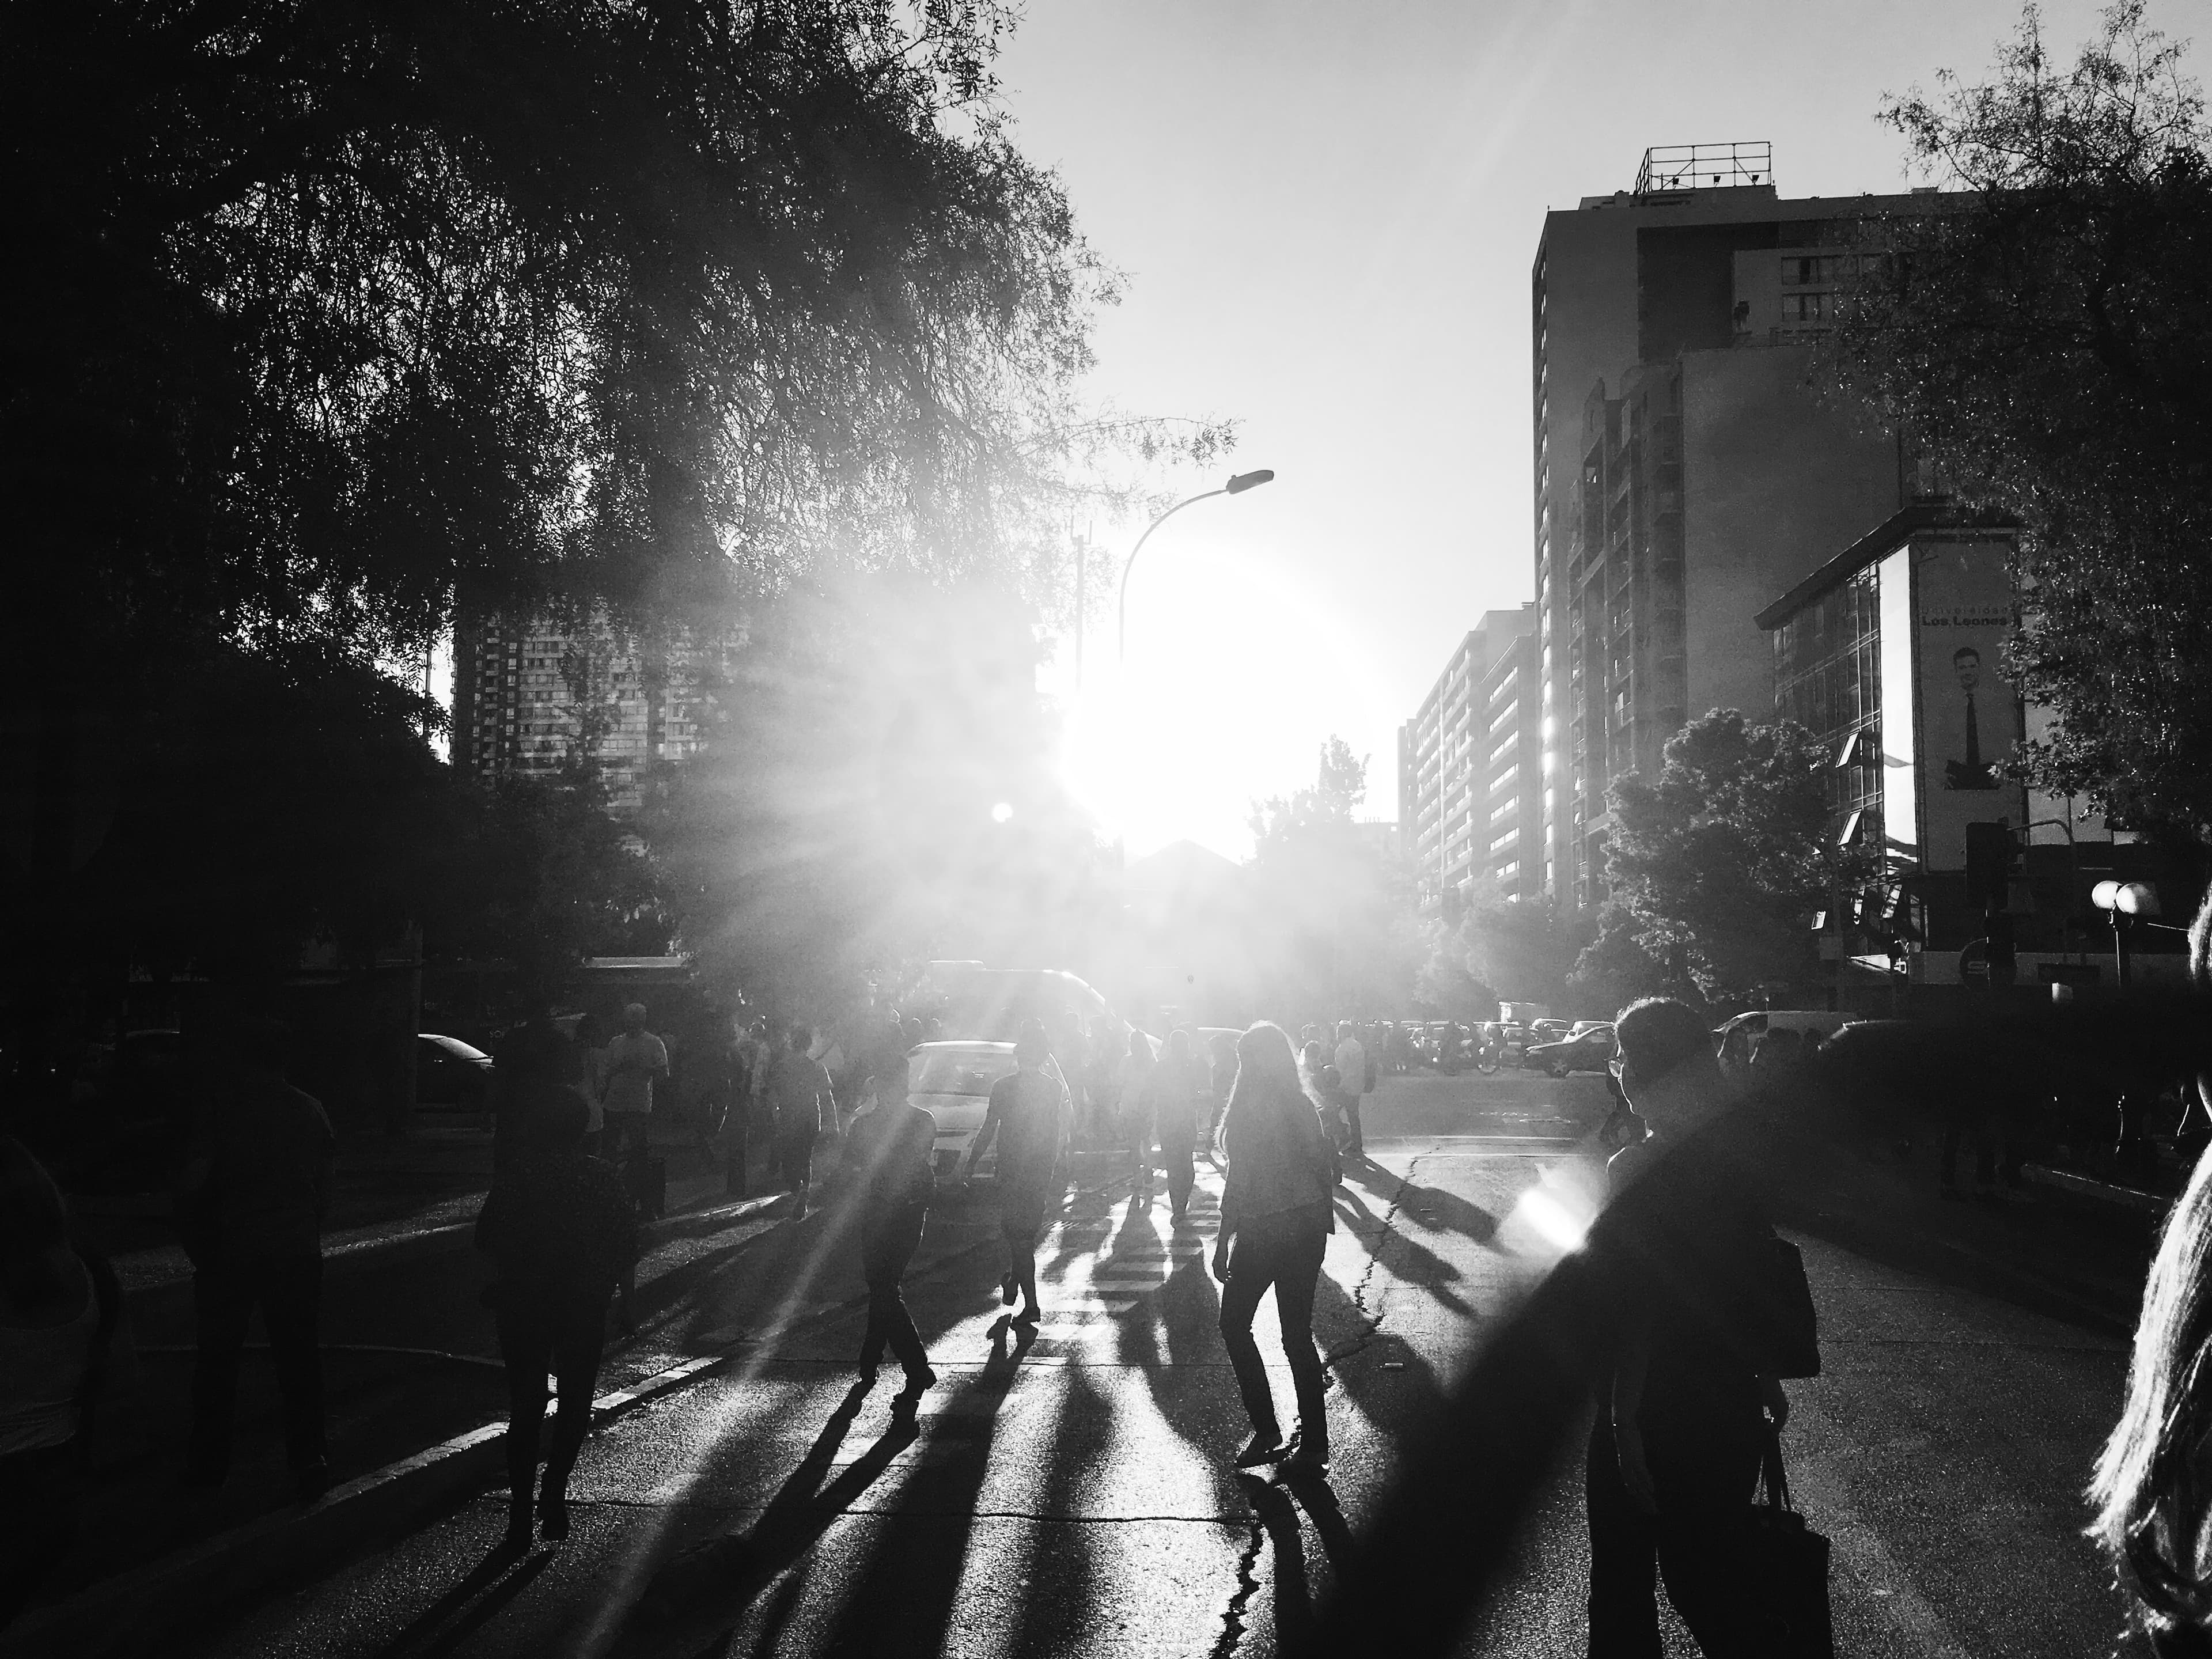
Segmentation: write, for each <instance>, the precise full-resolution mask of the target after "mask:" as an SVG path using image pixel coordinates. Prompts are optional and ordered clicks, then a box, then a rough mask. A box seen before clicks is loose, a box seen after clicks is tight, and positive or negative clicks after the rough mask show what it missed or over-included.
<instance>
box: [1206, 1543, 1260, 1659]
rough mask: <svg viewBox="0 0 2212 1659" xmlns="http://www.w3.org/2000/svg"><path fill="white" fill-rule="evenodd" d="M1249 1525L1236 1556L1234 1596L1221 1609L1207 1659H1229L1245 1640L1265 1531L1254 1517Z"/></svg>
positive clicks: (1256, 1587) (1257, 1592) (1256, 1593)
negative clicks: (1219, 1628) (1217, 1632)
mask: <svg viewBox="0 0 2212 1659" xmlns="http://www.w3.org/2000/svg"><path fill="white" fill-rule="evenodd" d="M1249 1527H1250V1534H1249V1536H1248V1537H1247V1538H1246V1539H1245V1541H1244V1547H1243V1551H1242V1552H1240V1553H1238V1555H1237V1590H1236V1594H1234V1595H1231V1597H1230V1598H1229V1605H1228V1606H1227V1607H1224V1608H1223V1609H1222V1610H1221V1634H1220V1635H1218V1636H1217V1637H1216V1638H1214V1640H1213V1650H1212V1654H1211V1655H1210V1656H1209V1659H1231V1656H1232V1655H1234V1654H1235V1653H1236V1651H1237V1645H1238V1644H1240V1643H1242V1642H1243V1639H1244V1630H1245V1624H1246V1619H1247V1610H1248V1609H1249V1607H1251V1605H1252V1598H1253V1597H1254V1596H1255V1595H1258V1594H1259V1593H1260V1552H1261V1550H1262V1549H1264V1548H1266V1547H1267V1528H1266V1527H1265V1526H1263V1525H1261V1521H1260V1517H1259V1516H1256V1515H1255V1516H1253V1517H1252V1519H1251V1521H1250V1522H1249Z"/></svg>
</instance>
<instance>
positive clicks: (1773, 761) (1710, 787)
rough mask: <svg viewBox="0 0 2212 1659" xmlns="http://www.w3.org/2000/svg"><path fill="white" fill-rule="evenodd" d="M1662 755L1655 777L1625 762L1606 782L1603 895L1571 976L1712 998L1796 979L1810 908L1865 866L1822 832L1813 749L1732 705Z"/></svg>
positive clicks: (1807, 948)
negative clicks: (1606, 900) (1589, 940)
mask: <svg viewBox="0 0 2212 1659" xmlns="http://www.w3.org/2000/svg"><path fill="white" fill-rule="evenodd" d="M1664 752H1665V763H1664V765H1663V766H1662V769H1661V770H1660V774H1659V776H1658V777H1657V778H1656V780H1652V781H1646V780H1644V778H1642V777H1640V776H1639V775H1637V774H1635V773H1630V774H1628V775H1626V776H1625V777H1622V778H1620V779H1618V780H1617V781H1615V782H1614V783H1613V786H1612V787H1611V788H1610V789H1608V790H1607V805H1608V807H1609V809H1610V810H1611V811H1612V814H1613V822H1614V828H1613V835H1612V838H1611V840H1610V841H1609V842H1608V843H1607V848H1606V878H1607V884H1608V885H1609V886H1610V888H1611V901H1612V902H1611V903H1610V904H1609V905H1608V907H1607V911H1606V912H1605V914H1604V915H1603V916H1602V918H1601V932H1600V933H1599V937H1598V939H1597V941H1596V942H1595V943H1594V944H1593V945H1590V946H1589V948H1588V949H1586V950H1585V951H1583V954H1582V957H1581V958H1580V960H1579V961H1578V962H1577V969H1576V971H1577V976H1578V978H1579V979H1580V980H1581V981H1582V982H1583V983H1584V984H1585V985H1586V986H1588V987H1590V988H1591V989H1592V991H1593V992H1594V993H1595V992H1597V991H1600V990H1607V991H1611V992H1614V993H1618V992H1620V991H1622V990H1629V991H1631V994H1633V990H1634V989H1635V988H1640V987H1644V986H1648V987H1650V988H1652V989H1662V988H1667V989H1671V988H1673V987H1677V986H1680V985H1682V984H1685V983H1686V984H1689V985H1692V986H1694V987H1695V988H1696V989H1697V991H1698V992H1699V993H1700V994H1703V995H1704V996H1705V998H1707V999H1710V1000H1713V1001H1729V1000H1738V999H1741V998H1743V997H1746V996H1747V995H1748V994H1750V993H1751V992H1752V991H1753V990H1754V989H1755V988H1756V987H1759V985H1761V984H1764V983H1767V982H1769V981H1804V980H1806V979H1808V978H1809V977H1810V976H1811V975H1812V974H1813V973H1814V971H1815V963H1816V956H1815V951H1814V935H1813V933H1812V931H1811V924H1812V921H1813V917H1814V912H1816V911H1818V910H1820V909H1822V908H1827V907H1829V906H1830V905H1832V904H1833V903H1834V902H1836V901H1835V898H1834V895H1836V894H1838V893H1841V892H1850V891H1857V890H1859V889H1860V888H1862V887H1863V885H1864V884H1865V880H1866V877H1867V874H1868V871H1867V868H1866V865H1867V855H1865V854H1861V853H1858V852H1857V851H1855V850H1851V849H1844V848H1837V847H1835V846H1833V845H1832V842H1831V840H1830V838H1829V836H1828V835H1827V827H1828V818H1829V808H1828V799H1827V791H1826V784H1825V776H1826V764H1827V756H1826V752H1825V751H1824V750H1822V749H1820V747H1819V746H1818V745H1816V744H1814V741H1813V740H1812V738H1811V737H1810V735H1809V734H1808V733H1807V732H1805V730H1804V729H1803V728H1802V727H1801V726H1796V725H1795V724H1794V723H1792V722H1790V721H1788V720H1781V721H1777V722H1775V723H1774V724H1772V725H1758V724H1753V723H1752V722H1750V721H1747V720H1745V719H1744V717H1743V716H1742V715H1741V714H1739V713H1737V712H1736V711H1735V710H1734V709H1732V708H1717V709H1715V710H1713V711H1712V713H1711V714H1706V715H1705V716H1704V717H1703V718H1702V719H1699V720H1693V721H1692V722H1691V723H1690V724H1689V725H1688V726H1685V727H1683V728H1682V730H1681V731H1680V732H1677V733H1675V734H1674V736H1673V737H1672V738H1668V741H1667V747H1666V750H1665V751H1664ZM1637 953H1640V955H1641V957H1643V958H1644V961H1645V962H1647V963H1650V964H1651V968H1650V969H1645V968H1644V967H1642V966H1640V965H1639V964H1638V961H1637ZM1653 969H1656V971H1653Z"/></svg>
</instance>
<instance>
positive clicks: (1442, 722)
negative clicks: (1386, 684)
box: [1398, 605, 1540, 915]
mask: <svg viewBox="0 0 2212 1659" xmlns="http://www.w3.org/2000/svg"><path fill="white" fill-rule="evenodd" d="M1535 623H1536V610H1535V607H1534V605H1522V607H1521V608H1520V609H1519V610H1517V611H1485V612H1484V613H1483V617H1482V620H1481V621H1480V623H1476V625H1475V627H1474V629H1473V631H1472V632H1470V633H1469V634H1468V635H1467V637H1466V638H1465V639H1463V640H1462V641H1460V644H1459V648H1458V649H1457V650H1455V651H1454V652H1453V653H1452V655H1451V660H1450V661H1449V662H1448V663H1446V664H1445V665H1444V671H1443V673H1442V674H1440V675H1438V676H1437V683H1436V684H1435V685H1434V686H1433V687H1431V690H1430V691H1429V695H1428V696H1427V697H1425V699H1423V701H1422V703H1421V709H1420V713H1419V714H1416V715H1415V716H1414V717H1413V719H1412V720H1407V722H1406V723H1405V724H1404V725H1403V726H1401V727H1400V728H1399V730H1398V826H1399V835H1400V836H1401V844H1402V845H1404V846H1405V847H1406V848H1407V849H1408V850H1409V851H1410V852H1411V853H1412V854H1413V867H1414V874H1415V880H1416V883H1417V885H1418V890H1419V898H1420V909H1421V914H1422V915H1439V914H1444V915H1449V913H1450V912H1451V911H1452V910H1453V909H1454V908H1455V905H1456V902H1457V901H1458V899H1459V898H1460V897H1461V896H1462V895H1463V894H1464V892H1465V891H1466V890H1467V888H1468V884H1470V883H1472V882H1474V881H1477V880H1480V879H1482V878H1492V879H1494V880H1496V881H1497V882H1498V883H1499V884H1501V885H1502V886H1504V888H1505V890H1507V891H1508V892H1510V893H1516V894H1522V893H1534V892H1536V891H1539V890H1540V887H1539V877H1538V874H1537V860H1536V856H1535V848H1536V838H1535V837H1536V829H1537V825H1538V823H1539V819H1538V817H1537V813H1536V800H1537V793H1536V779H1537V770H1536V769H1537V757H1538V754H1539V747H1538V737H1537V724H1536V710H1537V707H1538V701H1539V695H1540V693H1539V684H1538V678H1537V672H1536V641H1535Z"/></svg>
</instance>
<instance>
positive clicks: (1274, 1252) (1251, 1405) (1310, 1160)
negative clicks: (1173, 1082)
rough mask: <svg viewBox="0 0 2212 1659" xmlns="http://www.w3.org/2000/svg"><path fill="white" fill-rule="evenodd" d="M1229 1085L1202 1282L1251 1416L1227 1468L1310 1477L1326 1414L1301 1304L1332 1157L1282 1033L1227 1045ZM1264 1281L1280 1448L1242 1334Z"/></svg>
mask: <svg viewBox="0 0 2212 1659" xmlns="http://www.w3.org/2000/svg"><path fill="white" fill-rule="evenodd" d="M1221 1137H1222V1143H1223V1146H1225V1149H1226V1150H1227V1152H1228V1154H1229V1170H1228V1174H1227V1178H1226V1179H1225V1182H1224V1183H1223V1185H1222V1190H1221V1233H1220V1237H1218V1239H1216V1240H1215V1242H1214V1246H1213V1276H1214V1277H1215V1278H1216V1279H1219V1280H1220V1281H1221V1283H1222V1285H1223V1290H1222V1293H1221V1340H1222V1345H1223V1346H1225V1347H1226V1348H1227V1349H1228V1350H1229V1363H1230V1365H1231V1368H1232V1369H1233V1370H1235V1372H1236V1375H1237V1392H1238V1393H1239V1394H1240V1395H1243V1401H1244V1412H1245V1415H1246V1416H1248V1417H1249V1418H1250V1419H1251V1420H1252V1433H1251V1437H1249V1439H1247V1440H1246V1441H1245V1443H1244V1444H1243V1447H1242V1448H1241V1449H1239V1450H1238V1451H1237V1468H1240V1469H1245V1468H1257V1467H1258V1466H1260V1465H1261V1464H1263V1463H1273V1462H1287V1463H1289V1464H1290V1465H1291V1466H1292V1467H1294V1468H1298V1469H1301V1470H1308V1471H1314V1472H1319V1471H1322V1470H1325V1469H1326V1468H1328V1412H1327V1409H1326V1407H1325V1405H1324V1401H1323V1386H1324V1385H1323V1382H1322V1364H1321V1354H1320V1352H1318V1351H1317V1350H1316V1348H1315V1346H1314V1340H1313V1303H1314V1287H1315V1285H1316V1282H1317V1281H1318V1280H1319V1279H1320V1278H1321V1264H1322V1253H1323V1251H1324V1250H1325V1249H1326V1248H1327V1246H1328V1236H1329V1234H1331V1233H1332V1232H1334V1231H1336V1214H1335V1211H1334V1208H1333V1207H1332V1206H1331V1204H1330V1194H1331V1193H1332V1192H1333V1191H1334V1188H1335V1186H1336V1180H1337V1173H1338V1171H1337V1164H1336V1149H1335V1147H1334V1144H1333V1143H1332V1142H1331V1140H1330V1139H1329V1134H1328V1129H1327V1128H1326V1127H1323V1126H1322V1121H1321V1111H1320V1103H1319V1102H1317V1101H1316V1100H1315V1099H1314V1098H1313V1097H1312V1096H1311V1095H1310V1094H1309V1093H1308V1092H1307V1091H1306V1089H1305V1086H1304V1083H1303V1081H1302V1080H1301V1079H1300V1078H1299V1075H1298V1065H1297V1055H1296V1054H1293V1053H1292V1052H1291V1039H1290V1037H1289V1036H1288V1034H1287V1033H1285V1031H1284V1030H1283V1029H1282V1027H1280V1026H1279V1025H1271V1024H1265V1023H1264V1022H1263V1023H1262V1024H1258V1025H1255V1026H1253V1027H1252V1028H1251V1030H1248V1031H1246V1032H1245V1033H1244V1035H1243V1036H1242V1037H1240V1038H1238V1039H1237V1082H1236V1085H1235V1087H1234V1088H1232V1089H1231V1091H1230V1096H1229V1109H1228V1112H1227V1113H1226V1115H1225V1116H1224V1118H1223V1120H1222V1126H1221ZM1271 1285H1272V1286H1273V1289H1274V1292H1275V1312H1276V1316H1277V1317H1278V1318H1279V1320H1280V1321H1281V1322H1282V1328H1283V1352H1284V1355H1285V1358H1287V1359H1288V1360H1289V1361H1290V1365H1291V1388H1292V1389H1293V1390H1294V1392H1295V1394H1296V1395H1297V1406H1298V1427H1297V1433H1296V1435H1295V1436H1294V1437H1293V1443H1289V1444H1286V1443H1285V1441H1284V1439H1283V1437H1282V1432H1281V1428H1280V1425H1279V1422H1278V1419H1277V1418H1276V1416H1275V1401H1274V1396H1273V1393H1272V1392H1271V1391H1270V1390H1269V1389H1268V1387H1267V1367H1266V1366H1265V1365H1264V1364H1261V1359H1260V1345H1259V1344H1258V1343H1257V1342H1255V1341H1254V1340H1253V1338H1252V1318H1253V1316H1254V1315H1255V1313H1257V1312H1258V1311H1259V1307H1260V1298H1261V1297H1262V1296H1264V1295H1266V1294H1267V1290H1268V1287H1269V1286H1271Z"/></svg>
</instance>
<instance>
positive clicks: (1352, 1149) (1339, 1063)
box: [1334, 1020, 1374, 1158]
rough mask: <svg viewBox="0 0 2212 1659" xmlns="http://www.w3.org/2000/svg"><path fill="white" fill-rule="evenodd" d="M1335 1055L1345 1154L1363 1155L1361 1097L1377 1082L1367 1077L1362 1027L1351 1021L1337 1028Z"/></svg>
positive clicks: (1365, 1150)
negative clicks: (1341, 1107)
mask: <svg viewBox="0 0 2212 1659" xmlns="http://www.w3.org/2000/svg"><path fill="white" fill-rule="evenodd" d="M1334 1058H1335V1060H1336V1076H1337V1085H1336V1086H1337V1091H1338V1094H1339V1097H1340V1098H1341V1099H1342V1101H1343V1103H1344V1121H1345V1134H1346V1140H1345V1146H1344V1150H1345V1153H1346V1156H1348V1157H1351V1158H1364V1157H1365V1156H1366V1153H1367V1146H1366V1143H1365V1141H1364V1139H1362V1138H1361V1136H1360V1133H1359V1097H1360V1096H1362V1095H1364V1094H1365V1093H1366V1092H1367V1091H1368V1090H1369V1089H1370V1088H1372V1087H1373V1086H1374V1085H1372V1084H1370V1082H1369V1081H1368V1079H1367V1046H1366V1045H1365V1044H1364V1043H1363V1042H1360V1040H1359V1028H1358V1026H1356V1025H1354V1024H1352V1022H1351V1021H1350V1020H1346V1021H1345V1022H1344V1023H1343V1024H1340V1025H1339V1026H1338V1027H1337V1028H1336V1054H1335V1056H1334Z"/></svg>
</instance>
